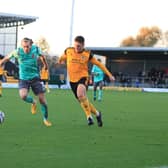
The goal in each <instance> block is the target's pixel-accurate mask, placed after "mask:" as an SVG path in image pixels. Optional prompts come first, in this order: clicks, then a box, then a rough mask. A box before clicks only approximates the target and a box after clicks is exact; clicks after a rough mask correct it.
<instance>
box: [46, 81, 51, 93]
mask: <svg viewBox="0 0 168 168" xmlns="http://www.w3.org/2000/svg"><path fill="white" fill-rule="evenodd" d="M45 87H46V89H47V92H49V91H50V89H49V86H48V82H46V85H45Z"/></svg>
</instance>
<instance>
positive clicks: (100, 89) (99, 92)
mask: <svg viewBox="0 0 168 168" xmlns="http://www.w3.org/2000/svg"><path fill="white" fill-rule="evenodd" d="M102 89H103V81H100V82H99V91H98V101H101V100H102V95H103V90H102Z"/></svg>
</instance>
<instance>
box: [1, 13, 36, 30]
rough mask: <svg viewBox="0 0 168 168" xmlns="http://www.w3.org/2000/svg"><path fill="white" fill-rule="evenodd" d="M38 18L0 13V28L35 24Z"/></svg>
mask: <svg viewBox="0 0 168 168" xmlns="http://www.w3.org/2000/svg"><path fill="white" fill-rule="evenodd" d="M37 19H38V17H35V16H25V15H17V14H10V13H1V12H0V28H6V27H16V26H23V25H26V24H29V23H32V22H35V21H36V20H37Z"/></svg>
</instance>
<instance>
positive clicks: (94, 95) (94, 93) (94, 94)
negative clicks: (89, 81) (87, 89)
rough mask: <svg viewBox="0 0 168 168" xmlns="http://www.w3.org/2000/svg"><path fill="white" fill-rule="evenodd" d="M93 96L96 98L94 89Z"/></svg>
mask: <svg viewBox="0 0 168 168" xmlns="http://www.w3.org/2000/svg"><path fill="white" fill-rule="evenodd" d="M93 97H94V98H95V99H96V91H94V92H93Z"/></svg>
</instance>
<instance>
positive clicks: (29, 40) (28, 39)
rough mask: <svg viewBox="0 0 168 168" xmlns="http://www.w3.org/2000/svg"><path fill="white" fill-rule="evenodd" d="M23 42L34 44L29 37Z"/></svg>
mask: <svg viewBox="0 0 168 168" xmlns="http://www.w3.org/2000/svg"><path fill="white" fill-rule="evenodd" d="M22 41H25V42H30V44H33V40H32V39H30V38H28V37H25V38H23V39H22Z"/></svg>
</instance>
